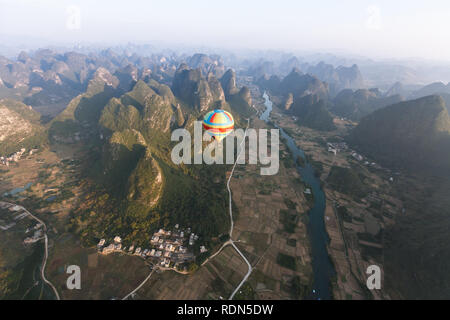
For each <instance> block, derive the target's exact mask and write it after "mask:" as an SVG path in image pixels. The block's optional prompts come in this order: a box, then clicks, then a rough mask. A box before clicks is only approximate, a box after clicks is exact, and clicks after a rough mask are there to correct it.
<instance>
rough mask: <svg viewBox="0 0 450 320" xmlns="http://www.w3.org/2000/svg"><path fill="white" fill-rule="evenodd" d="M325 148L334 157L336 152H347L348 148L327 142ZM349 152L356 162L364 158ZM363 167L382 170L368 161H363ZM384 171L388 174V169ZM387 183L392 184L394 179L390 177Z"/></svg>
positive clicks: (343, 143) (340, 144)
mask: <svg viewBox="0 0 450 320" xmlns="http://www.w3.org/2000/svg"><path fill="white" fill-rule="evenodd" d="M327 147H328V152H331V153H334V155H336V153H338V152H341V151H346V150H349V147H348V145H347V144H346V143H345V142H337V143H331V142H327ZM350 151H351V153H350V154H351V156H352V157H353V158H354V159H355V160H357V161H359V162H362V161H363V160H364V156H362V155H360V154H359V153H358V152H356V151H352V150H350ZM364 165H365V166H368V167H374V168H375V169H383V168H382V167H381V166H380V165H379V164H377V163H375V162H371V161H368V159H366V160H365V161H364ZM385 170H386V171H388V172H390V170H389V169H385ZM389 182H394V177H390V178H389Z"/></svg>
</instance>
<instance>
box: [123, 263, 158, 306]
mask: <svg viewBox="0 0 450 320" xmlns="http://www.w3.org/2000/svg"><path fill="white" fill-rule="evenodd" d="M155 270H156V268H153V270H152V271H151V272H150V274H149V275H148V276H147V278H145V279H144V281H142V282H141V284H140V285H139V286H137V287H136V289H134V290H133V291H131V292H130V293H129V294H127V295H126V296H125V297H123V298H122V300H127V299H128V298H129V297H130V296H132V295H133V294H135V293H136V292H137V291H138V290H139V289H140V288H142V286H143V285H144V284H145V283H146V282H147V281H148V279H150V277H151V276H152V274H153V272H155Z"/></svg>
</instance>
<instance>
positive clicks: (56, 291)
mask: <svg viewBox="0 0 450 320" xmlns="http://www.w3.org/2000/svg"><path fill="white" fill-rule="evenodd" d="M6 203H8V204H10V205H13V206H18V207H19V208H22V209H23V211H25V212H26V213H28V215H29V216H30V217H32V218H33V219H34V220H36V221H37V222H38V223H40V224H42V225H43V227H44V241H45V250H44V259H43V261H42V267H41V278H42V280H44V282H45V283H46V284H48V285H49V286H50V287H51V288H52V290H53V292H54V293H55V296H56V300H61V298H60V297H59V294H58V290H56V288H55V286H54V285H53V283H51V282H50V281H49V280H47V278H46V277H45V266H46V265H47V259H48V237H47V225H46V224H45V223H44V221H42V220H41V219H39V218H37V217H36V216H34V215H33V214H32V213H31V212H29V211H28V210H27V209H25V208H24V207H22V206H20V205H17V204H15V203H10V202H6Z"/></svg>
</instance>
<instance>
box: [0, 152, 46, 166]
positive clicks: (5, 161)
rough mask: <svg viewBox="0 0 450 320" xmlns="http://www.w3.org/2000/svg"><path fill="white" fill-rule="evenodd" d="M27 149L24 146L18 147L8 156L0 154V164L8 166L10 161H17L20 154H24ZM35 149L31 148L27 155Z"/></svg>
mask: <svg viewBox="0 0 450 320" xmlns="http://www.w3.org/2000/svg"><path fill="white" fill-rule="evenodd" d="M26 151H27V150H26V149H25V148H22V149H20V151H17V152H14V153H13V154H11V155H9V156H0V165H4V166H7V167H9V164H10V163H11V162H19V160H20V159H21V158H22V156H23V155H24V154H25V152H26ZM35 151H37V149H32V150H30V151H29V155H30V156H31V155H32V154H33V152H35Z"/></svg>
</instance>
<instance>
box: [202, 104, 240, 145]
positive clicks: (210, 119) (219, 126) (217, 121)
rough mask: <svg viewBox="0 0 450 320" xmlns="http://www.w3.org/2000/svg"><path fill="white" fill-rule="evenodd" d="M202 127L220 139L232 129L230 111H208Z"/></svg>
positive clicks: (232, 121) (232, 120)
mask: <svg viewBox="0 0 450 320" xmlns="http://www.w3.org/2000/svg"><path fill="white" fill-rule="evenodd" d="M203 128H204V129H205V130H206V131H207V132H208V133H209V134H210V135H212V136H213V137H214V139H216V140H218V141H221V140H222V139H223V138H225V137H226V136H227V135H229V134H230V132H231V131H233V128H234V119H233V116H232V115H231V113H229V112H227V111H225V110H220V109H219V110H214V111H210V112H208V113H207V114H206V115H205V118H204V120H203Z"/></svg>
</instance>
